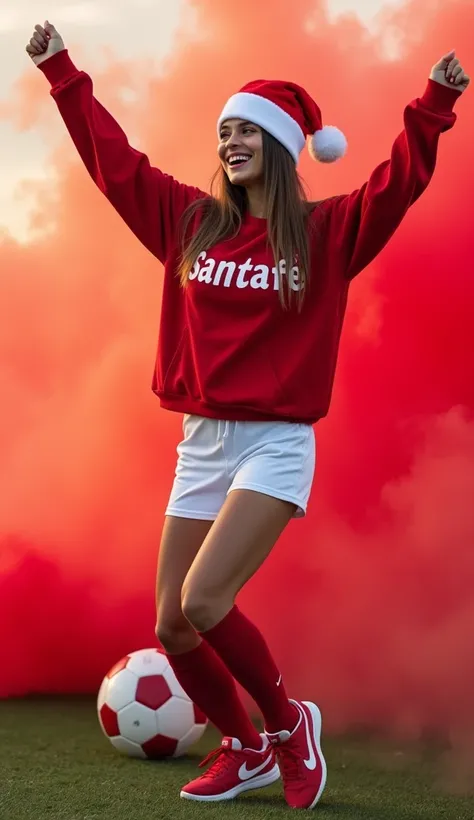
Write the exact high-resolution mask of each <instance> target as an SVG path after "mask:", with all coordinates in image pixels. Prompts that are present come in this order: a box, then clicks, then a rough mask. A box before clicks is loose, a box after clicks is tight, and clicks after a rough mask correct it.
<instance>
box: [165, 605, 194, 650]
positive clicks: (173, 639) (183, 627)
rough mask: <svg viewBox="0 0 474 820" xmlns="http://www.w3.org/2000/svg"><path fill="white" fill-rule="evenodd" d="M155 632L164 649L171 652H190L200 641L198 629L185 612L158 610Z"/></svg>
mask: <svg viewBox="0 0 474 820" xmlns="http://www.w3.org/2000/svg"><path fill="white" fill-rule="evenodd" d="M155 632H156V637H157V638H158V641H159V642H160V644H161V646H162V647H163V649H164V650H165V651H166V652H169V653H170V654H173V653H178V652H188V651H190V650H191V649H194V648H195V647H196V646H197V645H198V643H199V639H198V637H197V635H196V630H195V629H193V627H192V626H191V624H190V622H189V621H188V620H187V619H186V618H185V616H184V615H183V613H174V614H167V613H166V612H160V611H158V616H157V619H156V629H155Z"/></svg>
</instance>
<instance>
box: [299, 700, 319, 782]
mask: <svg viewBox="0 0 474 820" xmlns="http://www.w3.org/2000/svg"><path fill="white" fill-rule="evenodd" d="M299 708H300V712H302V714H303V720H304V726H305V729H306V742H307V744H308V749H309V758H308V759H307V760H303V763H304V765H305V766H306V768H307V769H310V770H311V771H313V770H314V769H315V768H316V764H317V760H316V755H315V754H314V748H313V739H312V737H311V732H310V728H309V723H308V717H307V715H306V711H305V710H304V709H303V708H302V707H301V706H300V707H299Z"/></svg>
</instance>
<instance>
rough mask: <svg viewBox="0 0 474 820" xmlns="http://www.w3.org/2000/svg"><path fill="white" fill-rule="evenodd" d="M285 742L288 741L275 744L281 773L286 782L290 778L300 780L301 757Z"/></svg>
mask: <svg viewBox="0 0 474 820" xmlns="http://www.w3.org/2000/svg"><path fill="white" fill-rule="evenodd" d="M287 744H288V741H286V742H285V743H282V744H276V746H275V752H276V756H277V759H278V764H279V766H280V769H281V773H282V775H283V778H284V779H285V780H286V781H287V782H288V781H290V780H300V779H301V776H300V775H301V772H300V768H301V757H300V755H299V754H298V752H296V751H295V749H293V748H292V747H291V746H289V745H287Z"/></svg>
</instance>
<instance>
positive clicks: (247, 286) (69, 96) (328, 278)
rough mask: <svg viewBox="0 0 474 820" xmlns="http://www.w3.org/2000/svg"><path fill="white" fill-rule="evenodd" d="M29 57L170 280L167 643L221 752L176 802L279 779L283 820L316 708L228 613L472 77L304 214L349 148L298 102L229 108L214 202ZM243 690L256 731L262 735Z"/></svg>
mask: <svg viewBox="0 0 474 820" xmlns="http://www.w3.org/2000/svg"><path fill="white" fill-rule="evenodd" d="M27 51H28V53H29V54H30V56H31V58H32V59H33V60H34V62H35V63H36V64H37V65H39V66H40V67H41V69H42V71H43V72H44V74H45V76H46V77H47V79H48V80H49V82H50V84H51V86H52V91H51V93H52V96H53V98H54V99H55V101H56V103H57V105H58V108H59V111H60V113H61V115H62V117H63V119H64V122H65V124H66V127H67V129H68V131H69V133H70V135H71V137H72V139H73V141H74V144H75V145H76V147H77V149H78V151H79V153H80V156H81V158H82V160H83V162H84V163H85V165H86V168H87V170H88V172H89V174H90V175H91V177H92V178H93V180H94V182H95V183H96V185H97V186H98V188H99V189H100V190H101V191H102V192H103V194H104V195H105V196H106V197H107V199H108V200H109V201H110V202H111V204H112V205H113V206H114V207H115V208H116V210H117V212H118V213H119V214H120V215H121V216H122V218H123V219H124V221H125V222H126V224H127V225H128V226H129V227H130V228H131V230H132V231H133V232H134V233H135V235H136V236H137V237H138V238H139V240H140V241H141V242H142V243H143V244H144V245H145V247H147V248H148V249H149V250H150V252H151V253H152V254H153V255H154V256H155V257H156V258H157V259H158V260H160V261H161V262H162V263H163V264H164V287H163V300H162V315H161V326H160V346H159V352H158V357H157V362H156V368H155V373H154V380H153V389H154V392H155V393H156V394H157V395H158V396H159V398H160V401H161V405H162V406H163V407H164V408H165V409H168V410H172V411H175V412H179V413H182V414H183V415H184V421H183V439H182V441H181V442H180V444H179V445H178V461H177V466H176V473H175V478H174V482H173V486H172V490H171V494H170V498H169V502H168V506H167V508H166V513H165V517H166V521H165V525H164V528H163V534H162V540H161V545H160V553H159V560H158V573H157V623H156V634H157V637H158V640H159V641H160V642H161V645H162V647H163V648H164V650H165V652H166V655H167V657H168V659H169V663H170V665H171V666H172V668H173V670H174V672H175V674H176V676H177V678H178V680H179V682H180V683H181V685H182V686H183V688H184V689H185V691H186V692H187V694H188V695H189V697H190V698H191V699H192V700H193V701H194V702H195V703H196V705H197V706H198V707H199V708H200V709H201V710H202V711H203V712H204V713H205V714H206V715H207V716H208V718H209V719H210V720H211V721H212V722H213V723H215V725H216V726H217V727H218V728H219V729H220V730H221V732H222V734H223V735H224V738H223V740H222V745H221V747H220V748H219V749H217V750H216V751H215V753H213V754H212V755H211V756H210V757H209V758H207V761H206V762H209V763H210V766H209V768H208V770H207V771H206V772H205V773H204V774H202V775H201V776H200V777H197V778H196V779H195V780H193V781H192V782H191V783H188V784H187V785H185V786H184V787H183V788H182V790H181V796H182V797H184V798H186V799H188V800H196V801H202V802H214V801H218V800H227V799H230V798H234V797H237V796H238V795H239V794H240V793H242V792H244V791H247V790H248V789H259V788H262V787H264V786H266V785H268V784H270V783H272V782H274V781H275V780H277V779H278V778H279V777H280V776H281V777H282V779H283V788H284V793H285V798H286V801H287V803H288V804H289V805H290V806H291V807H293V808H314V807H315V806H316V804H317V803H318V801H319V799H320V797H321V795H322V793H323V790H324V788H325V783H326V764H325V760H324V756H323V753H322V750H321V742H320V738H321V725H322V724H321V714H320V711H319V708H318V707H317V706H316V704H315V703H312V702H310V701H297V700H293V699H291V700H290V699H289V697H288V694H287V692H286V688H285V684H284V682H283V679H282V673H281V672H280V670H279V668H278V667H277V665H276V664H275V661H274V659H273V657H272V654H271V652H270V649H269V647H268V645H267V643H266V641H265V639H264V637H263V635H262V634H261V632H260V631H259V629H258V628H257V627H256V626H255V625H254V624H253V623H252V622H251V621H249V619H248V618H246V616H245V615H244V614H243V613H242V612H241V611H240V609H239V608H238V607H237V605H236V598H237V596H238V594H239V592H240V590H241V589H242V588H243V586H244V585H245V584H246V583H247V581H248V580H249V579H250V578H252V577H253V575H254V574H255V573H256V572H257V570H258V569H259V568H260V567H261V565H262V564H263V562H264V561H265V560H266V558H267V557H268V555H269V554H270V552H271V551H272V549H273V547H274V546H275V543H276V541H277V540H278V538H279V536H280V534H281V533H282V532H283V530H284V529H285V527H286V526H287V525H288V524H289V522H290V520H291V519H293V518H302V517H304V515H305V513H306V510H307V506H308V501H309V496H310V492H311V486H312V481H313V476H314V469H315V439H314V431H313V424H314V423H315V422H316V421H318V420H319V419H320V418H322V417H324V416H325V415H326V414H327V412H328V409H329V405H330V399H331V390H332V384H333V380H334V371H335V366H336V360H337V353H338V346H339V339H340V334H341V329H342V323H343V318H344V312H345V308H346V304H347V297H348V290H349V285H350V282H351V280H352V279H353V278H354V277H355V276H357V275H358V274H359V273H360V272H361V271H362V270H363V269H364V268H365V267H366V266H367V265H368V264H369V263H370V262H371V261H372V260H373V259H374V258H375V257H376V256H377V254H378V253H379V252H380V251H381V250H382V248H383V247H384V246H385V245H386V243H387V242H388V240H389V239H390V237H391V236H392V235H393V233H394V232H395V230H396V229H397V228H398V226H399V225H400V223H401V221H402V219H403V218H404V216H405V214H406V213H407V211H408V209H409V208H410V206H411V205H412V204H413V203H414V202H415V201H416V200H417V199H418V198H419V197H420V195H421V194H422V193H423V191H424V190H425V189H426V187H427V185H428V184H429V181H430V179H431V177H432V175H433V173H434V170H435V165H436V157H437V147H438V142H439V138H440V135H441V134H442V133H443V132H445V131H448V130H449V129H450V128H452V126H453V125H454V123H455V119H456V117H455V115H454V113H453V107H454V104H455V102H456V100H457V99H458V97H459V95H460V92H461V91H462V90H464V89H465V88H467V86H468V84H469V77H468V76H467V75H466V74H465V72H464V70H463V68H462V66H461V64H460V62H459V60H458V59H457V58H456V56H455V54H454V52H450V53H449V54H445V55H444V56H443V57H442V58H441V59H440V60H439V61H438V63H436V64H435V65H434V66H433V68H432V70H431V75H430V78H429V80H428V82H427V85H426V87H425V90H424V92H423V94H422V96H421V97H419V98H417V99H415V100H413V101H412V102H410V103H409V104H408V105H407V106H406V108H405V112H404V129H403V130H402V132H401V133H400V134H399V136H398V137H397V138H396V140H395V142H394V144H393V148H392V154H391V158H390V160H388V161H385V162H383V163H382V164H381V165H379V166H378V167H377V168H375V170H374V171H373V172H372V174H371V175H370V178H369V180H368V181H367V182H366V183H365V184H364V185H363V186H362V187H361V188H360V189H359V190H356V191H353V192H352V193H350V194H348V195H347V194H342V195H340V196H335V197H331V198H330V199H327V200H324V201H322V202H320V203H308V202H307V201H306V200H305V198H304V194H303V191H302V188H301V181H300V179H299V176H298V173H297V170H296V164H297V161H298V159H299V156H300V154H301V151H302V150H303V148H304V146H305V144H306V142H307V143H308V148H309V151H310V153H311V156H312V157H313V158H316V159H319V160H321V161H324V162H331V161H334V160H336V159H337V158H338V157H341V156H342V155H343V154H344V151H345V147H346V144H345V139H344V137H343V135H342V134H341V132H340V131H338V130H337V129H336V128H334V127H327V126H325V127H323V122H322V115H321V111H320V109H319V107H318V106H317V104H316V102H315V101H314V100H313V99H312V98H311V96H310V95H309V94H308V93H307V92H306V91H305V90H304V89H303V88H301V86H298V85H296V84H295V83H292V82H281V81H264V80H257V81H255V82H253V83H249V84H248V85H247V86H244V88H243V89H241V90H240V91H239V92H238V93H237V94H234V95H233V96H232V97H231V98H230V99H229V100H228V102H227V103H226V104H225V105H224V108H223V110H222V112H221V114H220V116H219V117H218V121H217V129H218V139H219V145H218V156H219V159H220V169H219V171H218V174H217V180H218V181H219V183H220V187H219V191H218V194H217V196H214V195H212V193H211V195H209V194H207V193H205V192H203V191H200V190H198V189H196V188H193V187H191V186H189V185H185V184H183V183H181V182H178V181H177V180H175V179H173V178H172V177H171V176H169V175H168V174H166V173H164V172H163V171H161V170H160V169H158V168H153V167H151V165H150V162H149V159H148V157H147V156H146V155H145V154H143V153H142V152H140V151H137V150H134V149H133V148H132V147H131V146H130V144H129V142H128V140H127V137H126V135H125V134H124V132H123V130H122V129H121V128H120V126H119V125H118V123H117V122H116V121H115V120H114V118H113V117H112V116H111V115H110V114H109V113H108V112H107V111H106V110H105V108H104V107H103V106H102V105H101V104H100V103H99V102H98V100H96V98H95V97H94V94H93V84H92V80H91V78H90V77H89V75H88V74H86V73H85V72H84V71H80V70H78V69H77V68H76V66H75V65H74V63H73V62H72V60H71V59H70V57H69V54H68V52H67V51H66V49H65V45H64V42H63V40H62V38H61V36H60V34H59V33H58V32H57V30H56V29H55V28H54V26H51V25H50V24H49V23H48V24H46V26H45V27H42V26H39V25H38V26H36V28H35V30H34V33H33V36H32V38H31V40H30V42H29V43H28V45H27ZM274 282H276V283H277V287H275V286H272V284H273V283H274ZM285 293H286V295H287V297H288V298H287V300H286V301H285V299H284V298H283V297H284V295H285ZM295 295H296V299H292V296H295ZM273 594H275V593H273ZM236 681H237V682H239V683H240V684H241V685H242V686H243V687H244V688H245V689H246V690H247V692H248V693H249V694H250V695H251V697H252V698H253V700H254V701H255V702H256V703H257V705H258V706H259V708H260V710H261V712H262V714H263V717H264V720H265V732H264V733H262V735H260V734H259V733H258V732H257V730H256V729H255V727H254V726H253V724H252V722H251V721H250V719H249V716H248V714H247V712H246V710H245V709H244V707H243V704H242V702H241V700H240V698H239V695H238V693H237V688H236Z"/></svg>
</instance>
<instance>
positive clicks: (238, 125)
mask: <svg viewBox="0 0 474 820" xmlns="http://www.w3.org/2000/svg"><path fill="white" fill-rule="evenodd" d="M217 153H218V155H219V159H220V161H221V163H222V167H223V168H224V171H225V172H226V174H227V176H228V177H229V180H230V181H231V182H232V184H233V185H242V186H243V187H244V188H245V187H248V186H250V185H255V183H259V182H262V181H263V144H262V129H261V128H259V126H258V125H254V124H253V123H251V122H247V121H246V120H237V119H232V120H225V122H223V123H222V125H221V127H220V132H219V145H218V148H217Z"/></svg>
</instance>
